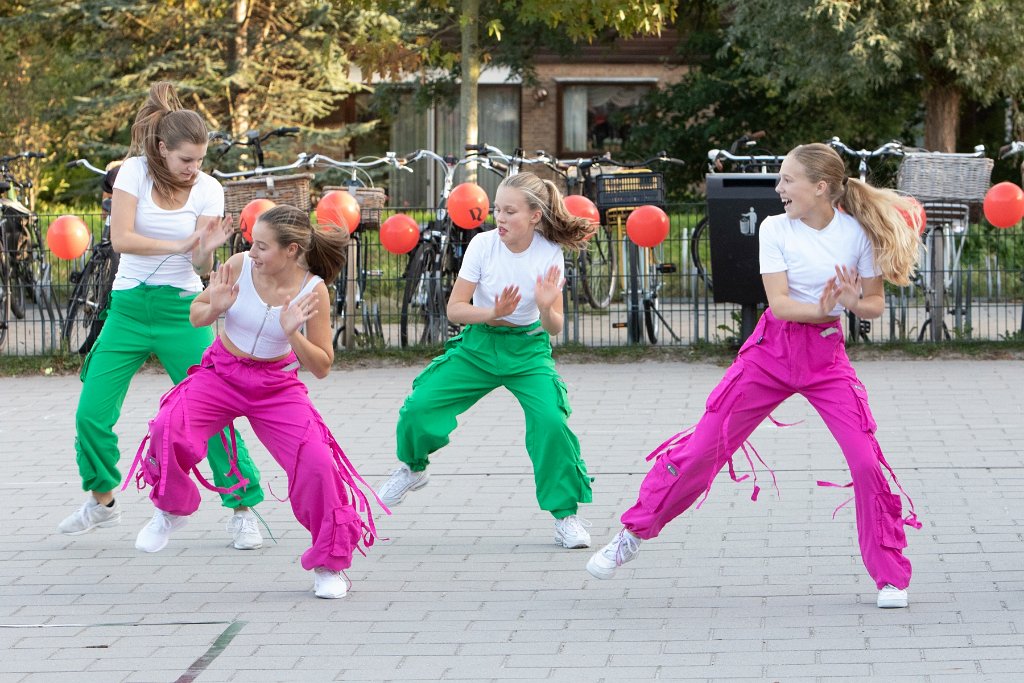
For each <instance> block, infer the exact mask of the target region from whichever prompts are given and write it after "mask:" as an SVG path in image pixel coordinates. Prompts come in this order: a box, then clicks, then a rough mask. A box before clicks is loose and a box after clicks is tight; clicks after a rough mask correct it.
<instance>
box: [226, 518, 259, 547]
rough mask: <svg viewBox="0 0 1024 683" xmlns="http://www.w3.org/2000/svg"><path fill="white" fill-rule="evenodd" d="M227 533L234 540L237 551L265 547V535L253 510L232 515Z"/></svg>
mask: <svg viewBox="0 0 1024 683" xmlns="http://www.w3.org/2000/svg"><path fill="white" fill-rule="evenodd" d="M227 532H228V533H229V534H231V536H232V538H233V539H234V545H235V550H256V549H257V548H262V547H263V535H262V534H261V533H260V526H259V524H258V523H257V521H256V515H255V514H253V511H252V510H243V511H242V512H236V513H235V514H233V515H231V519H229V520H228V525H227Z"/></svg>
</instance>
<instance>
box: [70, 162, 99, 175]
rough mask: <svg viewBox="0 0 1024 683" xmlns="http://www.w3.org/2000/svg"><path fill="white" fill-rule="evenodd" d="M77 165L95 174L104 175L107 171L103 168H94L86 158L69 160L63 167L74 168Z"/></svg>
mask: <svg viewBox="0 0 1024 683" xmlns="http://www.w3.org/2000/svg"><path fill="white" fill-rule="evenodd" d="M78 166H81V167H82V168H84V169H86V170H89V171H92V172H93V173H95V174H96V175H106V174H107V172H106V171H104V170H103V169H101V168H96V167H95V166H93V165H92V164H91V163H89V160H88V159H75V160H74V161H69V162H68V163H66V164H65V165H64V168H76V167H78Z"/></svg>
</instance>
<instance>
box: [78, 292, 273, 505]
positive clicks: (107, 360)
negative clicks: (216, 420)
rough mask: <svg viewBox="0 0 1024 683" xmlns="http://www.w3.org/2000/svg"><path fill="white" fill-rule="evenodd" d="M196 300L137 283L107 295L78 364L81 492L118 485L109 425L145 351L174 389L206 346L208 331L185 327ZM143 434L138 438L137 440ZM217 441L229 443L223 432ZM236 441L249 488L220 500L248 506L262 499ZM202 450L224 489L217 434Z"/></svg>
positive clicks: (153, 405) (227, 482) (225, 462)
mask: <svg viewBox="0 0 1024 683" xmlns="http://www.w3.org/2000/svg"><path fill="white" fill-rule="evenodd" d="M195 297H196V293H194V292H185V291H183V290H180V289H178V288H177V287H169V286H151V285H139V286H138V287H134V288H132V289H122V290H117V291H115V292H113V294H112V296H111V301H110V310H109V312H108V315H107V320H106V323H104V325H103V330H102V331H101V332H100V336H99V338H98V339H97V340H96V344H95V345H94V346H93V348H92V351H90V352H89V355H88V356H86V359H85V363H84V364H83V365H82V372H81V379H82V382H83V384H82V393H81V396H80V397H79V399H78V410H77V412H76V413H75V428H76V430H77V435H76V438H75V451H76V452H77V459H78V472H79V474H80V475H81V477H82V489H83V490H85V491H112V490H114V489H115V488H117V487H118V485H120V483H121V473H120V471H119V470H118V469H117V462H118V460H119V459H120V457H121V453H120V450H119V449H118V445H117V434H115V433H114V425H115V424H116V423H117V420H118V418H119V417H120V415H121V406H122V404H123V403H124V398H125V395H126V394H127V393H128V385H129V384H130V383H131V380H132V377H133V376H134V375H135V373H136V371H138V369H139V368H140V367H141V366H142V364H143V363H144V362H146V359H148V358H149V356H150V354H156V356H157V358H158V359H159V360H160V363H161V364H162V365H163V366H164V369H165V370H167V374H168V375H170V377H171V381H172V382H174V383H175V384H177V383H178V382H180V381H181V380H183V379H184V378H185V375H186V372H187V371H188V368H189V367H190V366H192V365H196V364H198V363H199V361H200V360H201V359H202V357H203V352H204V351H205V350H206V348H207V347H208V346H209V345H210V344H211V343H212V342H213V330H212V329H211V328H209V327H201V328H195V327H192V324H191V323H190V322H189V319H188V314H189V307H190V306H191V304H192V300H193V299H194V298H195ZM156 399H157V397H153V400H152V401H151V402H147V403H146V405H145V406H142V407H141V408H140V410H142V411H143V412H144V413H145V414H146V415H151V416H155V415H156V413H157V408H158V404H157V400H156ZM183 427H184V425H183ZM142 436H143V435H142V434H139V435H138V440H141V439H142ZM224 436H225V438H228V439H230V436H228V432H227V430H225V431H224ZM235 436H236V439H237V441H236V443H237V446H238V469H239V471H240V472H241V473H242V476H243V477H244V478H246V479H248V480H249V484H248V485H247V486H246V487H245V488H244V489H237V490H236V491H235V492H234V493H230V494H229V493H225V494H222V495H221V498H222V500H223V505H224V507H227V508H235V507H238V506H240V505H246V506H252V505H256V504H257V503H259V502H261V501H262V500H263V489H262V488H260V483H259V481H260V473H259V470H258V469H257V468H256V465H255V464H254V463H253V462H252V459H251V458H250V457H249V451H248V450H247V449H246V447H245V444H244V443H243V442H242V439H241V437H239V436H238V435H237V434H236V435H235ZM230 443H231V442H230V440H229V441H228V444H229V445H230ZM208 448H209V450H208V453H209V460H210V467H211V468H212V470H213V479H214V482H215V483H216V485H217V486H220V487H223V488H229V487H231V486H232V485H233V484H235V483H237V481H236V479H235V477H234V476H229V475H228V472H229V470H230V460H229V456H228V453H227V452H225V450H224V446H223V444H222V443H221V440H220V435H217V436H215V437H213V438H212V439H210V441H209V444H208ZM236 494H237V496H239V497H236Z"/></svg>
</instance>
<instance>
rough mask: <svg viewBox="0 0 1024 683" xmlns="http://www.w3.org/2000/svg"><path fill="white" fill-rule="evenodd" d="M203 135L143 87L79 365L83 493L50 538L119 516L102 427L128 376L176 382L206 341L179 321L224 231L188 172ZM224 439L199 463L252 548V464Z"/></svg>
mask: <svg viewBox="0 0 1024 683" xmlns="http://www.w3.org/2000/svg"><path fill="white" fill-rule="evenodd" d="M206 142H207V129H206V124H205V123H204V122H203V119H202V118H201V117H200V116H199V115H198V114H196V113H195V112H193V111H189V110H186V109H182V107H181V103H180V102H179V101H178V98H177V96H176V95H175V92H174V88H173V87H172V86H171V84H170V83H157V84H154V85H153V86H152V88H150V92H149V98H148V100H147V101H146V103H145V105H143V107H142V109H141V110H140V111H139V114H138V116H137V117H136V119H135V124H134V125H133V126H132V149H131V151H130V152H129V154H130V155H136V156H129V158H128V159H126V160H125V161H124V163H123V164H122V165H121V169H120V171H119V172H118V175H117V179H116V181H115V183H114V192H113V207H112V210H111V239H112V241H113V244H114V248H115V249H116V250H117V251H118V252H120V253H121V260H120V263H119V265H118V270H117V276H116V277H115V279H114V285H113V290H114V291H113V293H112V295H111V304H110V309H109V311H108V312H107V320H106V323H105V324H104V326H103V331H102V332H101V333H100V336H99V339H97V341H96V344H95V346H94V347H93V349H92V351H91V352H90V353H89V355H88V356H87V357H86V359H85V363H84V365H83V367H82V375H81V377H82V382H83V385H82V393H81V396H80V397H79V401H78V410H77V412H76V414H75V425H76V429H77V435H76V438H75V450H76V452H77V459H78V471H79V474H80V475H81V477H82V489H83V490H85V491H89V492H91V494H92V495H90V496H89V498H88V500H87V501H86V502H85V504H84V505H82V507H81V508H79V509H78V510H76V511H75V512H74V513H73V514H71V515H70V516H68V517H67V518H65V519H64V520H63V521H62V522H61V523H60V524H59V525H58V527H57V528H58V530H59V531H60V532H61V533H64V534H68V535H77V534H83V533H86V532H89V531H92V530H93V529H95V528H97V527H110V526H114V525H116V524H118V523H120V521H121V509H120V506H119V505H118V503H117V501H116V500H115V499H114V496H113V489H114V488H115V487H116V486H117V485H118V484H119V483H120V482H121V474H120V472H119V471H118V469H117V462H118V460H119V458H120V451H119V449H118V443H117V435H116V434H115V433H114V431H113V429H114V425H115V424H116V423H117V419H118V417H119V416H120V413H121V405H122V404H123V403H124V398H125V394H126V393H127V392H128V385H129V383H130V382H131V379H132V377H133V376H134V375H135V372H136V371H137V370H138V369H139V367H141V366H142V364H143V363H144V362H145V361H146V359H147V358H149V356H150V354H155V355H156V356H157V358H158V359H159V360H160V362H161V363H162V364H163V366H164V368H165V369H166V370H167V373H168V374H169V375H170V377H171V380H172V381H173V382H174V383H175V384H177V383H178V382H180V381H181V380H182V379H184V377H185V375H186V372H187V370H188V368H189V367H190V366H192V365H195V364H198V363H199V361H200V359H201V358H202V355H203V352H204V351H205V350H206V347H208V346H209V345H210V343H211V342H212V341H213V331H212V330H211V329H210V328H208V327H207V328H202V329H196V328H194V327H192V325H191V324H190V323H189V308H190V305H191V303H192V299H194V298H195V297H196V296H197V295H198V293H199V292H200V291H201V290H202V282H201V280H200V277H199V276H200V275H202V274H205V273H208V272H209V271H210V269H211V268H212V266H213V252H214V250H216V249H217V247H219V246H220V245H222V244H224V242H225V241H226V240H227V238H228V236H230V234H231V220H230V218H229V219H228V220H222V219H221V215H222V214H223V213H224V190H223V189H222V188H221V186H220V184H219V183H218V182H217V181H216V180H214V179H213V178H212V177H210V176H209V175H207V174H205V173H203V172H202V171H200V167H201V165H202V162H203V158H204V157H205V156H206ZM232 436H233V435H232ZM225 438H230V437H229V436H228V435H227V433H225ZM235 438H236V443H237V446H238V461H237V463H235V462H231V461H230V458H229V456H228V454H227V452H226V451H225V448H224V445H223V443H222V441H221V437H220V436H217V437H214V438H213V439H211V440H210V442H209V446H208V447H209V458H210V463H211V467H212V469H213V476H214V481H215V482H216V483H217V485H218V487H220V489H221V490H222V491H224V492H223V493H222V497H223V501H224V506H225V507H228V508H234V509H235V514H234V516H233V517H232V518H231V521H230V522H229V523H228V531H229V532H230V533H231V534H232V537H233V543H234V546H235V547H236V548H238V549H252V548H259V547H260V546H261V545H262V544H263V539H262V537H261V535H260V532H259V528H258V527H257V525H256V518H255V516H254V515H253V513H252V511H251V510H249V507H250V506H252V505H256V504H257V503H259V502H260V501H262V500H263V491H262V489H261V488H260V485H259V471H258V470H257V469H256V467H255V465H254V464H253V463H252V460H251V459H250V458H249V453H248V451H247V450H246V448H245V445H244V444H243V443H242V442H241V439H238V438H237V437H235ZM228 445H229V446H230V443H229V444H228ZM151 523H159V521H158V520H156V519H155V518H154V521H153V522H151Z"/></svg>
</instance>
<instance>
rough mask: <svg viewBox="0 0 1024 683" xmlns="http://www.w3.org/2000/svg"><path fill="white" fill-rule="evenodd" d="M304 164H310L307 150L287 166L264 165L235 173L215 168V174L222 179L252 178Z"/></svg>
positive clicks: (292, 168)
mask: <svg viewBox="0 0 1024 683" xmlns="http://www.w3.org/2000/svg"><path fill="white" fill-rule="evenodd" d="M304 166H305V167H307V168H308V167H309V166H310V159H309V155H308V154H306V153H305V152H300V153H299V157H298V158H297V159H296V160H295V161H294V162H292V163H290V164H288V165H287V166H270V167H268V168H264V167H262V166H257V167H256V168H254V169H252V170H251V171H236V172H234V173H224V172H222V171H217V170H215V171H214V172H213V175H214V176H215V177H217V178H220V179H222V180H229V179H231V178H251V177H253V176H257V175H266V174H268V173H280V172H281V171H293V170H295V169H297V168H302V167H304Z"/></svg>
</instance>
